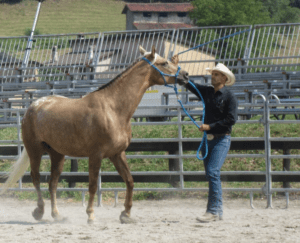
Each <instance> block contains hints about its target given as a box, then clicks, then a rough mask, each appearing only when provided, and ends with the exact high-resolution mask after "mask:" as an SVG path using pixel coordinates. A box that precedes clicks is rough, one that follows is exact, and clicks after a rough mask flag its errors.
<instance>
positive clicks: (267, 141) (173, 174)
mask: <svg viewBox="0 0 300 243" xmlns="http://www.w3.org/2000/svg"><path fill="white" fill-rule="evenodd" d="M260 97H261V98H262V101H263V110H261V111H260V112H261V113H262V114H263V119H261V120H256V121H238V122H239V123H262V124H263V125H264V137H259V138H246V139H248V140H249V141H254V142H255V141H262V142H263V143H264V147H263V149H264V154H229V155H228V158H240V157H243V158H244V157H254V158H265V163H266V169H265V171H222V172H221V176H222V177H224V176H225V177H226V176H232V175H234V176H245V178H246V177H247V176H263V178H264V181H265V183H266V185H265V187H263V188H227V189H226V188H225V190H224V191H243V192H249V193H250V200H251V205H252V202H253V193H254V192H261V193H264V194H265V195H266V196H267V207H272V193H274V192H285V193H286V197H287V202H288V197H289V193H290V192H299V191H300V188H283V189H281V188H272V183H273V179H274V178H276V176H284V177H282V178H286V176H291V177H290V181H295V180H294V179H293V178H294V177H295V176H299V175H300V172H298V171H290V172H286V171H282V172H280V171H272V170H271V160H272V159H279V158H280V159H291V158H296V159H298V158H300V155H288V154H287V155H271V143H272V142H276V141H277V142H278V141H285V142H287V141H290V142H293V143H294V144H296V145H299V142H298V141H300V140H299V139H300V138H271V137H270V124H271V123H287V122H290V123H300V121H299V120H293V121H272V122H271V121H270V118H269V117H270V107H274V106H279V105H282V104H270V103H269V99H268V98H265V97H264V96H263V95H260ZM293 105H295V106H297V107H299V106H300V104H299V103H296V104H293ZM242 106H243V105H242ZM244 106H247V107H259V106H260V107H261V104H244ZM165 107H168V108H172V109H176V114H175V115H176V117H177V121H174V122H149V123H145V122H134V123H132V125H134V126H140V125H174V124H176V125H178V137H177V138H169V139H134V140H133V143H136V144H139V145H140V146H142V145H143V143H144V144H146V143H149V142H151V143H153V144H158V143H161V142H165V143H166V144H170V143H175V144H177V145H176V147H177V148H176V149H177V151H175V153H174V154H169V155H141V154H137V155H128V156H127V158H128V159H137V158H142V159H146V158H147V159H153V158H160V159H169V160H170V159H171V160H173V162H174V160H175V161H178V164H175V165H174V163H173V165H172V166H173V170H174V171H161V172H153V171H152V172H148V171H147V172H145V171H143V172H136V171H133V172H132V174H133V175H134V176H142V177H143V178H147V176H148V177H150V178H153V177H151V176H154V177H160V178H161V176H163V177H165V176H168V177H169V178H171V182H172V180H173V181H174V178H175V181H176V180H177V182H178V184H177V186H178V187H176V188H135V190H136V191H178V192H180V191H206V190H207V188H193V187H192V188H187V187H186V186H185V179H186V180H187V179H188V178H189V177H190V176H196V177H200V176H203V175H204V171H185V170H184V167H183V159H185V158H194V157H195V154H185V153H184V150H185V149H186V147H185V143H186V142H194V143H195V142H199V144H200V142H201V138H183V135H182V130H183V127H182V126H183V125H185V124H192V123H191V122H187V121H182V119H181V117H182V115H183V113H182V110H181V108H180V107H179V106H165ZM147 108H149V107H147ZM150 108H151V107H150ZM186 108H191V106H186ZM240 108H241V107H240ZM139 109H140V107H139ZM7 111H10V112H14V113H16V115H17V123H16V124H15V125H2V126H1V127H2V128H3V127H6V126H8V127H12V126H14V127H17V130H18V140H5V141H1V143H3V144H7V143H9V144H12V143H14V144H17V147H18V156H20V154H21V149H22V140H21V115H20V111H22V110H20V111H19V110H13V111H12V110H7ZM198 112H199V114H200V113H201V111H198ZM232 139H233V141H234V140H236V141H241V140H245V138H232ZM249 144H250V143H249ZM174 147H175V146H174ZM289 148H292V146H290V147H289ZM289 148H283V149H289ZM249 149H251V147H250V146H249ZM0 159H12V160H15V159H16V156H11V155H10V156H7V155H4V156H0ZM43 159H48V156H44V157H43ZM67 159H79V158H73V157H67ZM174 166H175V167H174ZM0 174H1V175H3V174H5V172H1V173H0ZM87 175H88V174H87V173H83V172H77V173H76V172H72V173H68V172H64V173H63V174H62V176H64V177H68V178H70V177H72V178H74V176H76V177H77V180H79V178H80V176H85V177H86V176H87ZM99 175H100V177H99V181H98V196H99V197H98V200H99V201H98V203H99V205H100V204H101V193H102V192H104V191H114V192H115V197H116V200H117V192H118V191H123V190H125V189H124V188H102V186H101V180H102V177H103V178H109V177H112V178H116V176H117V173H116V172H101V171H100V172H99ZM26 176H27V177H28V175H27V174H26ZM42 176H45V177H46V178H48V177H49V176H50V174H49V173H44V172H43V173H42ZM260 178H261V177H260ZM119 179H120V178H119ZM26 180H27V179H26ZM143 180H144V179H143ZM145 180H146V181H147V179H145ZM192 180H195V179H192ZM274 180H275V179H274ZM287 180H289V179H287ZM75 181H76V180H75ZM79 181H80V180H79ZM167 181H168V180H167ZM276 181H277V180H276ZM11 190H20V191H28V190H33V188H30V189H28V188H23V186H22V180H20V182H19V188H13V189H11ZM61 190H65V191H82V195H83V196H84V193H85V192H86V191H87V189H85V188H60V189H59V191H61ZM83 200H84V199H83ZM287 206H288V205H287Z"/></svg>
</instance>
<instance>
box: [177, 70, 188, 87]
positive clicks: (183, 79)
mask: <svg viewBox="0 0 300 243" xmlns="http://www.w3.org/2000/svg"><path fill="white" fill-rule="evenodd" d="M177 82H178V84H180V85H185V84H187V83H188V82H189V73H188V72H186V71H181V72H180V73H179V75H178V77H177Z"/></svg>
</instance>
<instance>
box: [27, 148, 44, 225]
mask: <svg viewBox="0 0 300 243" xmlns="http://www.w3.org/2000/svg"><path fill="white" fill-rule="evenodd" d="M27 152H28V155H29V158H30V166H31V178H32V183H33V185H34V187H35V189H36V192H37V196H38V203H37V208H36V209H35V210H34V211H33V212H32V216H33V217H34V218H35V219H36V220H41V219H42V217H43V215H44V207H45V203H44V200H43V197H42V192H41V188H40V171H39V170H40V164H41V159H42V153H31V151H30V150H28V149H27Z"/></svg>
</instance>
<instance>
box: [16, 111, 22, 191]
mask: <svg viewBox="0 0 300 243" xmlns="http://www.w3.org/2000/svg"><path fill="white" fill-rule="evenodd" d="M17 126H18V127H17V130H18V158H20V157H21V117H20V111H17ZM22 178H23V177H21V178H20V180H19V189H22V187H23V185H22Z"/></svg>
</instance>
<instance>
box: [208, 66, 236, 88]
mask: <svg viewBox="0 0 300 243" xmlns="http://www.w3.org/2000/svg"><path fill="white" fill-rule="evenodd" d="M206 70H207V71H208V72H210V73H212V71H218V72H221V73H223V74H224V75H225V76H226V77H227V81H226V83H225V85H226V86H231V85H233V84H234V83H235V76H234V74H233V73H232V72H231V71H230V70H229V69H228V67H226V66H225V65H224V64H222V63H218V64H217V66H215V67H214V68H206Z"/></svg>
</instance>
